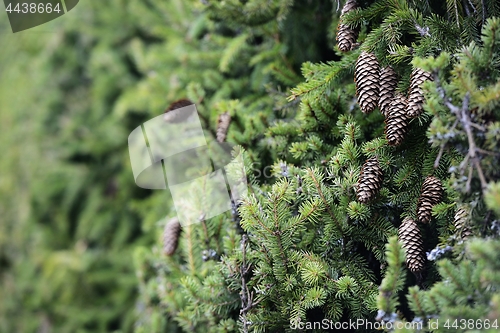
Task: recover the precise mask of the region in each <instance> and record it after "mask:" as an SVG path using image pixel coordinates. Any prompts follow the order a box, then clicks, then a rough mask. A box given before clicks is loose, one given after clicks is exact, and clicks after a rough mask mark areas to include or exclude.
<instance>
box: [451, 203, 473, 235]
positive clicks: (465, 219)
mask: <svg viewBox="0 0 500 333" xmlns="http://www.w3.org/2000/svg"><path fill="white" fill-rule="evenodd" d="M469 223H470V207H468V205H465V204H462V205H460V206H459V207H458V209H457V211H456V212H455V218H454V225H455V232H456V234H457V235H458V236H459V237H461V238H462V239H464V240H465V239H467V238H469V237H471V236H472V230H471V228H470V226H469Z"/></svg>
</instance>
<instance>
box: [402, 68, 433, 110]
mask: <svg viewBox="0 0 500 333" xmlns="http://www.w3.org/2000/svg"><path fill="white" fill-rule="evenodd" d="M426 80H431V81H432V75H431V73H429V72H426V71H424V70H423V69H420V68H414V69H413V72H412V73H411V76H410V89H409V91H408V105H407V108H406V110H407V111H406V113H407V115H408V117H410V118H414V117H418V116H420V115H421V114H422V112H423V111H424V108H423V104H424V101H425V98H424V91H423V89H422V83H424V82H425V81H426Z"/></svg>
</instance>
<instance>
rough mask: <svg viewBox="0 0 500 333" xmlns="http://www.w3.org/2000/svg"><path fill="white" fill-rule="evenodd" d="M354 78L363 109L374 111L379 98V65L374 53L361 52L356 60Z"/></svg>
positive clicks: (368, 111) (365, 111)
mask: <svg viewBox="0 0 500 333" xmlns="http://www.w3.org/2000/svg"><path fill="white" fill-rule="evenodd" d="M354 80H355V81H356V95H357V97H358V104H359V107H360V108H361V111H363V112H364V113H370V112H372V111H373V110H375V108H376V107H377V104H378V100H379V65H378V61H377V58H376V57H375V55H374V54H373V53H367V52H361V54H360V55H359V58H358V61H356V72H355V75H354Z"/></svg>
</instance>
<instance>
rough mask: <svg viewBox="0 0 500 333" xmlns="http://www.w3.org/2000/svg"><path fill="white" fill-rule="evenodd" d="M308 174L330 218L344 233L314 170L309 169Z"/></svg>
mask: <svg viewBox="0 0 500 333" xmlns="http://www.w3.org/2000/svg"><path fill="white" fill-rule="evenodd" d="M307 173H308V174H309V176H310V177H311V179H312V180H313V182H314V186H315V187H316V190H317V191H318V194H319V196H320V198H321V200H322V201H323V203H324V204H325V207H326V210H327V212H328V214H329V215H330V217H331V218H332V220H333V221H334V222H335V224H336V225H337V228H338V230H339V231H340V232H342V227H341V225H340V222H339V221H338V220H337V218H336V217H335V215H334V214H333V212H332V210H331V208H330V204H329V203H328V202H327V201H326V199H325V196H324V194H323V191H321V186H320V184H319V183H318V180H317V179H316V177H314V172H313V171H312V169H310V168H307Z"/></svg>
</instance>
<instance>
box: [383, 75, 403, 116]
mask: <svg viewBox="0 0 500 333" xmlns="http://www.w3.org/2000/svg"><path fill="white" fill-rule="evenodd" d="M397 85H398V76H397V74H396V72H395V71H394V69H393V68H392V67H391V66H387V67H384V68H381V69H380V98H379V100H378V108H379V109H380V112H381V113H382V114H383V115H384V116H386V117H387V109H388V108H389V105H390V104H391V101H392V98H393V97H394V92H395V91H396V87H397Z"/></svg>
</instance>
